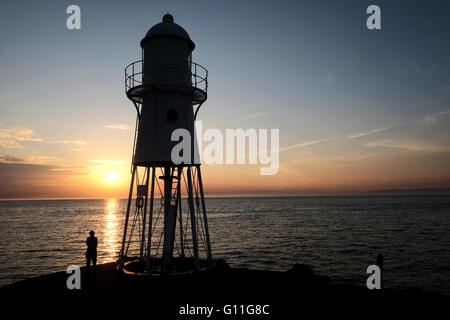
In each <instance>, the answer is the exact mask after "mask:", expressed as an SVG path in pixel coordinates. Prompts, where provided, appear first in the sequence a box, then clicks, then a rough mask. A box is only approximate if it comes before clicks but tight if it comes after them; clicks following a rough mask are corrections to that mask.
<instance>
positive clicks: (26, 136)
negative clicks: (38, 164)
mask: <svg viewBox="0 0 450 320" xmlns="http://www.w3.org/2000/svg"><path fill="white" fill-rule="evenodd" d="M18 141H43V140H42V139H41V138H38V137H35V136H34V131H33V130H31V129H28V128H0V147H5V148H13V149H19V148H24V146H22V145H21V144H20V143H19V142H18Z"/></svg>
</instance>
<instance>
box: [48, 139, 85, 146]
mask: <svg viewBox="0 0 450 320" xmlns="http://www.w3.org/2000/svg"><path fill="white" fill-rule="evenodd" d="M54 143H58V144H72V145H75V146H78V147H84V146H85V145H86V141H84V140H60V141H55V142H54Z"/></svg>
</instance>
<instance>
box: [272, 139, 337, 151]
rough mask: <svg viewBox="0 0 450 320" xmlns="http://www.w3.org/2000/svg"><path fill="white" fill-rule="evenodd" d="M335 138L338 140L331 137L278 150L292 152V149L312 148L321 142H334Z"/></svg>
mask: <svg viewBox="0 0 450 320" xmlns="http://www.w3.org/2000/svg"><path fill="white" fill-rule="evenodd" d="M337 138H338V137H331V138H325V139H317V140H312V141H306V142H302V143H297V144H293V145H290V146H288V147H284V148H280V149H279V151H287V150H292V149H298V148H304V147H309V146H312V145H314V144H318V143H323V142H328V141H332V140H336V139H337Z"/></svg>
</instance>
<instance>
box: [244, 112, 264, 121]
mask: <svg viewBox="0 0 450 320" xmlns="http://www.w3.org/2000/svg"><path fill="white" fill-rule="evenodd" d="M266 114H268V112H255V113H250V114H246V115H243V116H240V117H239V118H237V119H236V122H241V121H245V120H250V119H255V118H259V117H263V116H265V115H266Z"/></svg>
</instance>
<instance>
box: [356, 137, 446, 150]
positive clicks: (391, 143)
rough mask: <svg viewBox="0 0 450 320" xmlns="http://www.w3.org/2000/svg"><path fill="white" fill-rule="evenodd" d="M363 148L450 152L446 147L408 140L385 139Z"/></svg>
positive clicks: (369, 143)
mask: <svg viewBox="0 0 450 320" xmlns="http://www.w3.org/2000/svg"><path fill="white" fill-rule="evenodd" d="M364 146H365V147H386V148H398V149H404V150H409V151H420V152H446V151H450V148H449V147H448V146H444V145H436V144H431V143H429V142H426V141H420V140H410V139H386V140H378V141H372V142H368V143H366V144H365V145H364Z"/></svg>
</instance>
